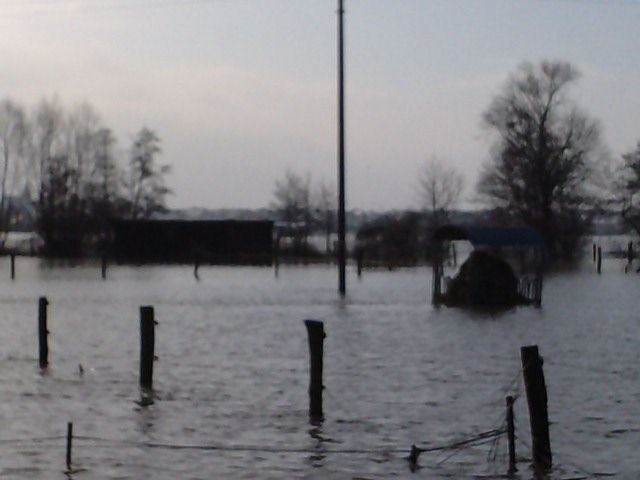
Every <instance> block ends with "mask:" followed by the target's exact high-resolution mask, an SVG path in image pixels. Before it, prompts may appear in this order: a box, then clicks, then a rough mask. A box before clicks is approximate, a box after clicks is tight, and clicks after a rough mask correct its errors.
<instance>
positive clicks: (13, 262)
mask: <svg viewBox="0 0 640 480" xmlns="http://www.w3.org/2000/svg"><path fill="white" fill-rule="evenodd" d="M15 279H16V254H15V253H12V254H11V280H15Z"/></svg>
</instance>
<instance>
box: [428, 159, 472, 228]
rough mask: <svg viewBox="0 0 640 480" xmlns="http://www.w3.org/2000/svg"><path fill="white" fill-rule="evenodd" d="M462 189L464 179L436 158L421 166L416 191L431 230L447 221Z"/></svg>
mask: <svg viewBox="0 0 640 480" xmlns="http://www.w3.org/2000/svg"><path fill="white" fill-rule="evenodd" d="M463 189H464V177H463V176H462V174H461V173H460V172H458V170H456V168H455V167H451V166H446V165H444V164H443V163H442V162H441V161H440V160H438V159H437V158H436V157H433V158H432V159H431V160H430V161H429V162H427V163H425V164H424V165H423V166H422V168H421V169H420V172H419V175H418V185H417V190H418V195H419V196H420V204H421V207H422V208H423V209H424V210H425V211H426V212H427V215H428V219H429V224H430V226H431V227H432V228H437V227H438V226H440V225H442V224H443V223H444V222H446V221H447V219H448V218H449V214H450V212H451V209H452V208H454V207H455V206H456V205H457V203H458V201H459V200H460V195H461V194H462V190H463Z"/></svg>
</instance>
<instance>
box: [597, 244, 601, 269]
mask: <svg viewBox="0 0 640 480" xmlns="http://www.w3.org/2000/svg"><path fill="white" fill-rule="evenodd" d="M596 269H597V270H598V273H601V272H602V247H598V258H597V260H596Z"/></svg>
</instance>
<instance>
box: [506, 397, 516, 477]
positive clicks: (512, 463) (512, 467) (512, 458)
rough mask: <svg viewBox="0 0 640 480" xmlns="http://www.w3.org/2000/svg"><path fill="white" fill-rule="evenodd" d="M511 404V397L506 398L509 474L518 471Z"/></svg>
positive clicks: (514, 426) (512, 400) (514, 425)
mask: <svg viewBox="0 0 640 480" xmlns="http://www.w3.org/2000/svg"><path fill="white" fill-rule="evenodd" d="M513 402H514V398H513V397H512V396H508V397H507V439H508V442H509V471H508V473H509V474H513V473H515V472H517V471H518V468H517V467H516V424H515V420H514V416H513Z"/></svg>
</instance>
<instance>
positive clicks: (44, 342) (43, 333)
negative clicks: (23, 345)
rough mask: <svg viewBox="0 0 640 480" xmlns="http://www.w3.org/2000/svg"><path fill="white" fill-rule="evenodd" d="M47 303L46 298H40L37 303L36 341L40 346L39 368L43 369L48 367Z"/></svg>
mask: <svg viewBox="0 0 640 480" xmlns="http://www.w3.org/2000/svg"><path fill="white" fill-rule="evenodd" d="M48 305H49V301H48V300H47V298H46V297H40V299H39V301H38V340H39V344H40V362H39V363H40V368H42V369H45V368H47V366H48V365H49V342H48V335H49V330H48V328H47V306H48Z"/></svg>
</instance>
